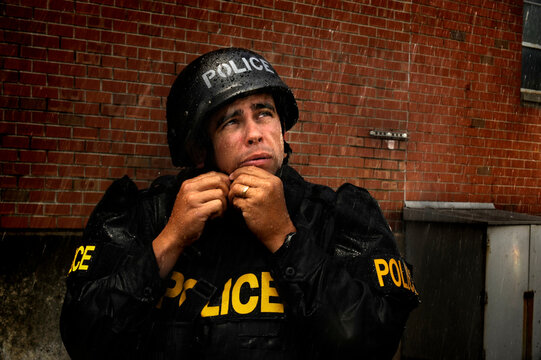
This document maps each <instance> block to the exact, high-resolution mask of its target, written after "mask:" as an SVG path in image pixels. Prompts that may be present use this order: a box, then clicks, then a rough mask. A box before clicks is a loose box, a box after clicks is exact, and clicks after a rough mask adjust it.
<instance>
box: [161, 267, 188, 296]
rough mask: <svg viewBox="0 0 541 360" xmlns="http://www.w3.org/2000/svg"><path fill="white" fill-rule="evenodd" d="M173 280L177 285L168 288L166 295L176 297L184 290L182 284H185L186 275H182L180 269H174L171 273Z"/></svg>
mask: <svg viewBox="0 0 541 360" xmlns="http://www.w3.org/2000/svg"><path fill="white" fill-rule="evenodd" d="M171 280H173V281H174V282H175V285H173V287H172V288H167V290H165V294H164V296H167V297H170V298H174V297H177V296H179V295H180V292H181V291H182V286H183V285H184V275H182V274H181V273H179V272H178V271H173V272H172V273H171Z"/></svg>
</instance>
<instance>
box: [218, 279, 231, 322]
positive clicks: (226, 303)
mask: <svg viewBox="0 0 541 360" xmlns="http://www.w3.org/2000/svg"><path fill="white" fill-rule="evenodd" d="M229 290H231V279H229V280H227V282H226V283H225V285H224V291H223V292H222V309H221V311H220V315H227V314H228V313H229Z"/></svg>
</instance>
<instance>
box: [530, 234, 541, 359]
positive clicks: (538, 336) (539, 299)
mask: <svg viewBox="0 0 541 360" xmlns="http://www.w3.org/2000/svg"><path fill="white" fill-rule="evenodd" d="M530 233H531V236H530V290H532V291H533V292H534V307H533V310H534V315H533V336H532V340H533V344H532V359H541V226H539V225H532V226H531V232H530Z"/></svg>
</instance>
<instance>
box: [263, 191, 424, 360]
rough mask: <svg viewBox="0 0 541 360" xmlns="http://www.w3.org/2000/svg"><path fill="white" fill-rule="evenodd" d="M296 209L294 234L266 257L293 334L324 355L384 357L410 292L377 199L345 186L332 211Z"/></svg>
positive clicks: (414, 300) (412, 296)
mask: <svg viewBox="0 0 541 360" xmlns="http://www.w3.org/2000/svg"><path fill="white" fill-rule="evenodd" d="M302 208H304V209H306V210H305V211H304V214H300V215H297V216H296V217H295V219H296V220H294V222H295V226H296V227H297V234H296V236H295V237H294V238H293V239H292V240H291V241H290V242H289V244H286V245H285V246H283V247H282V248H280V249H279V250H278V251H277V252H276V253H275V254H274V258H273V260H274V279H275V281H276V283H277V286H278V289H279V291H280V294H281V295H282V296H283V300H284V301H285V303H286V308H287V309H288V310H287V311H288V314H289V315H290V316H291V317H292V319H293V321H294V323H295V324H296V325H295V326H296V327H298V332H297V333H302V334H304V335H305V338H306V339H308V343H307V344H306V347H307V348H309V347H311V346H312V347H314V346H317V347H318V348H319V349H318V351H319V352H321V351H323V352H324V353H325V356H324V358H325V357H328V358H342V359H346V358H349V357H348V356H354V357H355V358H358V357H359V356H362V358H363V359H364V358H366V359H391V358H392V357H393V355H394V354H395V352H396V349H397V347H398V344H399V342H400V338H401V336H402V332H403V330H404V327H405V323H406V320H407V318H408V315H409V313H410V311H411V310H413V309H414V308H415V307H416V306H417V305H418V295H417V292H416V290H415V287H414V284H413V281H412V278H411V273H410V270H409V268H408V267H407V266H406V262H405V261H404V259H402V258H401V256H400V254H399V252H398V249H397V246H396V243H395V240H394V237H393V234H392V232H391V230H390V228H389V226H388V224H387V222H386V221H385V219H384V217H383V214H382V212H381V210H380V208H379V206H378V204H377V202H376V201H375V200H374V199H373V198H372V197H371V196H370V195H369V194H368V192H367V191H366V190H364V189H361V188H358V187H355V186H353V185H350V184H346V185H344V186H343V187H341V188H340V189H339V190H338V191H337V196H336V200H335V204H334V209H333V206H331V207H328V206H320V207H319V208H318V206H317V205H313V204H312V205H311V206H303V207H302ZM313 214H318V215H317V216H314V215H313ZM318 219H319V220H318ZM321 224H323V225H321Z"/></svg>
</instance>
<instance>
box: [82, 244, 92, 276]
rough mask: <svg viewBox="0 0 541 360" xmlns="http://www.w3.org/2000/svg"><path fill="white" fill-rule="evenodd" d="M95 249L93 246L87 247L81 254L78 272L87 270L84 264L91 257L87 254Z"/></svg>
mask: <svg viewBox="0 0 541 360" xmlns="http://www.w3.org/2000/svg"><path fill="white" fill-rule="evenodd" d="M95 248H96V247H95V246H93V245H89V246H87V247H86V248H85V253H84V254H83V257H82V258H81V262H80V263H79V270H88V265H86V264H85V263H84V262H85V261H87V260H90V258H91V257H92V255H89V254H88V252H92V251H94V249H95Z"/></svg>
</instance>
